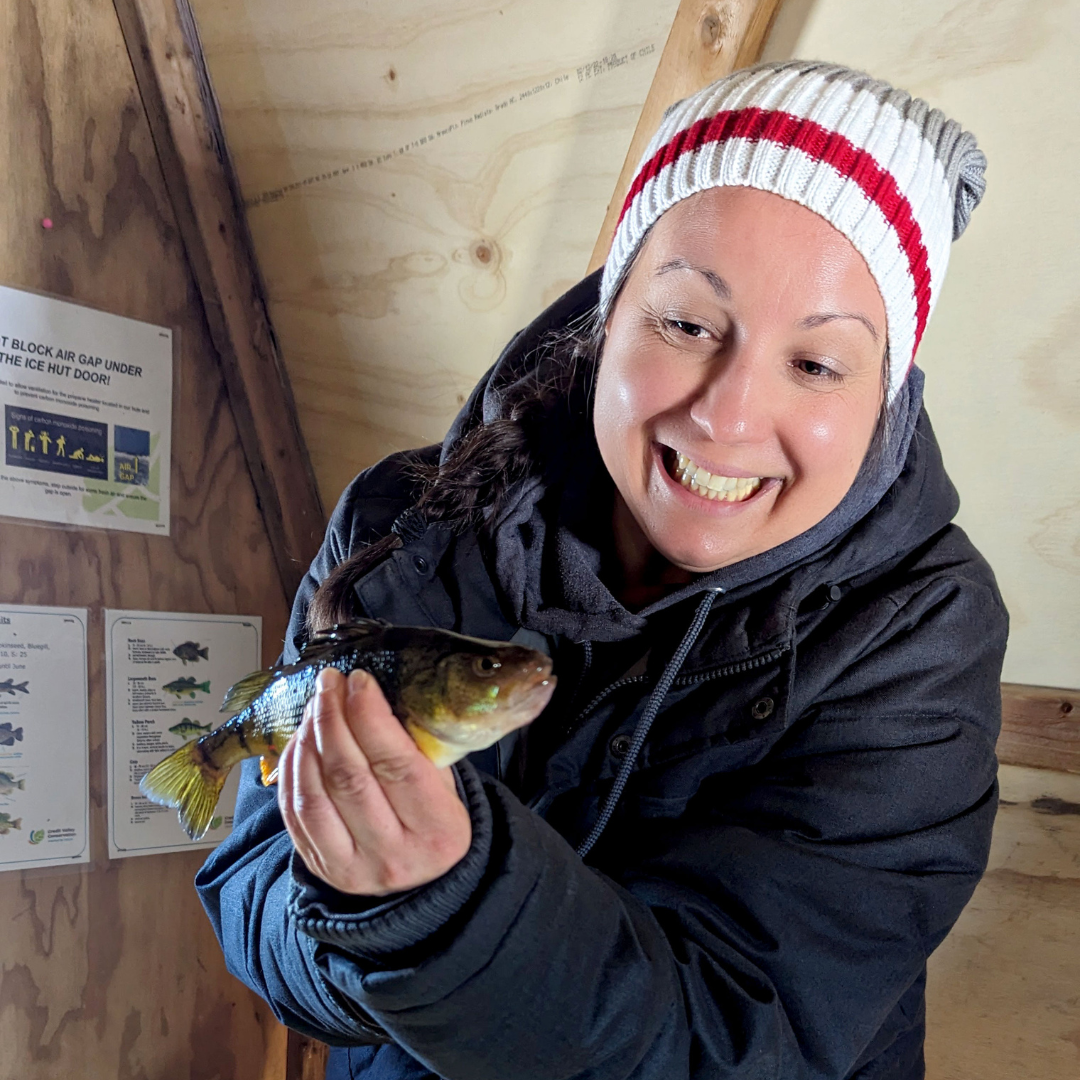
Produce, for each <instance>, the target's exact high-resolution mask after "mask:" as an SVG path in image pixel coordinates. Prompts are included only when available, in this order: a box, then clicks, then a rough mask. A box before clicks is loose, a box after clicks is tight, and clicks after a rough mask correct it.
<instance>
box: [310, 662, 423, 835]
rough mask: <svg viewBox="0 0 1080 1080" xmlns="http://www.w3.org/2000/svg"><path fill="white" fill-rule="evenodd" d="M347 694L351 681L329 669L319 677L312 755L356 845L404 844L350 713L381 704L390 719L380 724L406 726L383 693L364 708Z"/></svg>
mask: <svg viewBox="0 0 1080 1080" xmlns="http://www.w3.org/2000/svg"><path fill="white" fill-rule="evenodd" d="M354 674H355V673H354ZM363 674H365V675H366V676H367V678H368V680H369V681H370V682H371V683H372V684H374V685H375V689H376V690H377V691H378V684H375V680H374V679H372V678H371V676H370V675H367V673H366V672H364V673H363ZM345 690H346V685H345V679H344V677H343V676H342V675H341V673H340V672H338V671H335V670H334V669H333V668H328V669H326V670H325V671H323V672H321V673H320V674H319V681H318V684H317V690H316V693H315V697H314V698H313V699H312V703H311V708H312V721H311V730H312V733H313V737H314V743H315V747H316V748H317V751H318V753H317V754H314V755H312V760H313V761H316V762H317V766H316V767H317V768H318V770H319V772H320V779H321V782H322V785H323V788H324V790H325V792H326V794H327V796H328V797H329V799H330V800H331V802H332V803H333V805H334V808H335V809H336V811H337V813H338V814H339V815H340V817H341V818H342V820H343V821H344V822H345V825H346V826H347V828H348V829H349V832H350V833H351V834H352V835H353V837H354V839H355V840H356V841H357V842H358V843H359V844H360V845H361V846H365V847H370V846H374V845H377V844H381V843H394V842H395V841H397V840H399V839H400V835H401V828H402V826H401V822H400V821H399V820H398V817H397V815H396V813H395V812H394V808H393V806H392V805H391V803H390V802H389V800H388V799H387V796H386V792H385V791H384V790H383V788H382V786H381V784H380V782H379V779H378V778H377V776H376V775H375V773H374V770H373V768H372V765H371V764H370V762H369V759H368V756H367V754H366V753H365V751H364V750H363V749H362V747H361V744H360V742H359V741H358V740H357V739H356V737H355V733H354V731H353V730H351V727H352V724H351V722H350V721H349V720H347V719H346V710H348V713H349V715H350V717H351V716H352V714H353V713H354V712H355V710H356V708H357V707H362V708H372V709H374V710H378V707H379V704H380V703H381V706H382V711H383V712H385V714H386V715H385V717H381V718H380V719H384V720H388V721H389V722H390V723H391V724H392V725H393V726H394V727H396V728H398V729H399V730H400V728H401V725H400V724H399V723H398V721H397V718H396V717H395V716H394V715H393V713H391V712H390V709H389V706H387V704H386V699H385V698H384V697H383V696H382V692H381V691H379V692H378V700H373V699H371V695H369V696H368V697H369V700H365V701H364V702H363V703H361V704H360V705H359V706H358V705H357V703H355V702H353V701H350V700H348V699H347V698H346V694H345ZM406 738H407V739H408V736H407V735H406ZM409 741H410V742H411V740H409ZM414 749H415V747H414Z"/></svg>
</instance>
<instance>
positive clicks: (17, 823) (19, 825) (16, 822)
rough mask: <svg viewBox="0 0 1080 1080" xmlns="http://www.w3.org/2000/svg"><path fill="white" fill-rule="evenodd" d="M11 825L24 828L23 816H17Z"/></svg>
mask: <svg viewBox="0 0 1080 1080" xmlns="http://www.w3.org/2000/svg"><path fill="white" fill-rule="evenodd" d="M11 827H12V828H13V829H21V828H22V818H21V817H17V818H16V819H15V820H14V821H13V822H12V823H11Z"/></svg>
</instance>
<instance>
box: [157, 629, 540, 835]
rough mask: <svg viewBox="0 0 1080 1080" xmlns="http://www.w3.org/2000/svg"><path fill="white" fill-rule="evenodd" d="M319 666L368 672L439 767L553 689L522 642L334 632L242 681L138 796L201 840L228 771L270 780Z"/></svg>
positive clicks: (434, 633) (482, 742) (515, 722)
mask: <svg viewBox="0 0 1080 1080" xmlns="http://www.w3.org/2000/svg"><path fill="white" fill-rule="evenodd" d="M327 667H333V668H336V669H337V670H338V671H340V672H342V673H346V672H349V671H353V670H354V669H356V668H362V669H364V670H365V671H368V672H370V673H371V675H372V676H374V678H375V679H376V680H377V682H378V683H379V686H380V687H381V688H382V691H383V693H384V694H385V695H386V699H387V701H388V702H389V704H390V707H391V709H393V711H394V713H395V715H396V716H397V718H398V719H399V720H400V721H401V723H402V725H403V726H404V728H405V730H406V731H407V732H408V733H409V734H410V735H411V736H412V738H413V740H414V741H415V742H416V745H417V746H418V747H419V749H420V751H421V753H423V754H424V755H425V756H427V757H428V758H429V759H430V760H431V761H432V762H434V763H435V764H436V765H439V766H444V765H452V764H453V763H454V762H455V761H460V760H461V759H462V758H463V757H465V756H466V755H467V754H471V753H472V752H473V751H475V750H483V749H484V748H485V747H488V746H491V745H492V744H493V743H496V742H498V740H499V739H501V738H502V737H503V736H504V735H506V734H507V733H508V732H510V731H513V730H514V729H515V728H519V727H523V726H524V725H525V724H528V723H530V722H531V721H532V720H533V719H534V718H535V717H537V716H538V715H539V714H540V712H541V710H542V709H543V708H544V706H546V705H547V703H548V700H549V699H550V698H551V694H552V691H554V689H555V676H554V675H552V673H551V660H550V659H548V657H546V656H545V655H544V654H543V653H540V652H536V651H535V650H534V649H529V648H525V647H524V646H522V645H511V644H509V643H507V642H501V641H483V640H481V639H479V638H472V637H464V636H463V635H461V634H454V633H451V632H450V631H449V630H437V629H434V628H432V627H417V626H391V625H390V624H389V623H382V622H372V621H370V620H360V621H358V622H355V623H350V624H349V625H347V626H336V627H334V628H333V629H332V630H329V631H327V632H326V633H324V634H319V635H317V636H316V637H314V638H312V639H311V640H310V641H309V642H308V643H307V644H306V645H305V646H304V648H303V650H302V651H301V653H300V658H299V659H298V660H297V662H296V663H295V664H289V665H287V666H285V667H275V668H272V669H271V670H269V671H256V672H254V673H253V674H251V675H248V676H247V677H246V678H244V679H241V680H240V681H239V682H238V683H237V684H236V685H235V686H233V687H232V688H231V689H230V690H229V692H228V693H227V694H226V695H225V701H224V704H223V705H222V706H221V711H222V712H233V713H235V714H236V715H235V716H233V718H232V719H231V720H227V721H226V722H225V723H224V724H222V725H221V726H220V727H219V728H216V729H215V730H214V731H211V732H209V733H208V734H206V735H203V736H202V737H201V738H198V739H192V740H191V742H188V743H185V744H184V745H183V746H182V747H181V748H180V749H179V750H176V751H175V752H174V753H172V754H170V755H169V756H168V757H167V758H165V759H164V761H161V762H159V763H158V764H157V765H155V766H154V768H153V769H151V770H150V772H148V773H147V774H146V775H145V776H144V777H143V778H142V780H141V781H140V783H139V788H140V790H141V791H142V793H143V794H144V795H145V796H146V797H147V798H148V799H152V800H153V801H154V802H156V803H160V804H161V805H162V806H173V807H176V809H177V811H178V816H179V818H180V824H181V826H182V827H183V829H184V831H185V832H186V833H187V834H188V836H190V837H191V839H192V840H198V839H199V838H200V837H202V836H204V835H205V834H206V830H207V829H209V828H210V825H211V822H212V821H213V814H214V808H215V807H216V806H217V801H218V796H219V795H220V794H221V789H222V787H223V785H224V783H225V778H226V777H227V776H228V774H229V770H230V769H231V768H232V767H233V766H234V765H236V764H238V763H239V762H241V761H243V760H244V758H249V757H260V758H261V759H262V760H261V762H260V764H261V767H262V776H263V783H264V784H271V783H273V782H274V779H275V777H276V775H277V760H278V758H279V757H280V755H281V751H282V750H284V749H285V746H286V744H287V743H288V741H289V739H291V738H292V736H293V733H294V732H295V731H296V729H297V728H298V727H299V726H300V719H301V716H302V715H303V711H304V706H305V705H306V704H307V701H308V699H309V698H310V697H311V695H312V694H313V693H314V692H315V679H316V676H317V675H318V673H319V672H320V671H321V670H322V669H323V668H327ZM165 689H168V687H166V688H165Z"/></svg>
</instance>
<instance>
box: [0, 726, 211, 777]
mask: <svg viewBox="0 0 1080 1080" xmlns="http://www.w3.org/2000/svg"><path fill="white" fill-rule="evenodd" d="M209 730H210V725H209V724H196V723H195V721H194V720H190V719H188V717H186V716H185V717H184V719H183V720H181V721H180V723H179V724H173V726H172V727H171V728H169V731H171V732H172V734H173V735H179V736H180V737H181V738H182V739H190V738H191V737H192V736H193V735H205V734H206V733H207V732H208V731H209ZM0 775H3V774H2V773H0Z"/></svg>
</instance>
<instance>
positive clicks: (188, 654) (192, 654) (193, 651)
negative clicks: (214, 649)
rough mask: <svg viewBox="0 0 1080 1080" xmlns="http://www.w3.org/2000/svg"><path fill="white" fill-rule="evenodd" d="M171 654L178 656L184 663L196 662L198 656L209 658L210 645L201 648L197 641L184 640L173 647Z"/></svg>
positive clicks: (204, 658)
mask: <svg viewBox="0 0 1080 1080" xmlns="http://www.w3.org/2000/svg"><path fill="white" fill-rule="evenodd" d="M173 656H178V657H180V659H181V660H182V661H183V662H184V663H185V664H197V663H198V662H199V659H200V657H201V658H202V659H203V660H209V659H210V646H209V645H207V646H206V647H205V648H203V647H202V646H201V645H200V644H199V643H198V642H197V641H185V642H184V643H183V644H182V645H177V646H176V648H175V649H173Z"/></svg>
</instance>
